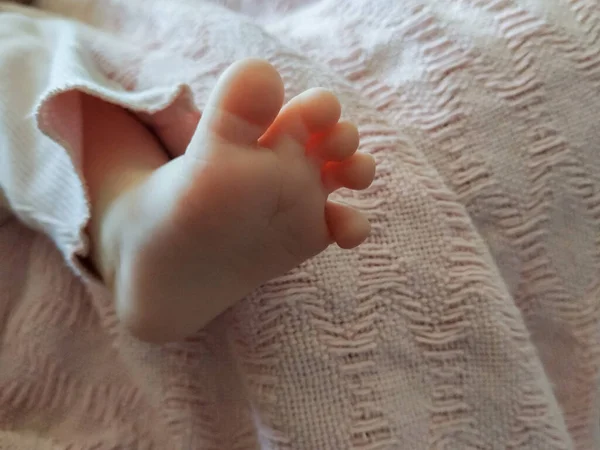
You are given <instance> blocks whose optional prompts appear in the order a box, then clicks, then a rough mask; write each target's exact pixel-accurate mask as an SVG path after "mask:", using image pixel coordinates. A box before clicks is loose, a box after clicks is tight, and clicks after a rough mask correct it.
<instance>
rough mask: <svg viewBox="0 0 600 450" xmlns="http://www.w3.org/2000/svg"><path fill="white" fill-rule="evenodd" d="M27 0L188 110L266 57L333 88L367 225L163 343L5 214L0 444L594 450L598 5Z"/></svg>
mask: <svg viewBox="0 0 600 450" xmlns="http://www.w3.org/2000/svg"><path fill="white" fill-rule="evenodd" d="M40 3H41V6H42V7H43V8H44V9H48V10H51V11H55V12H58V13H61V14H64V15H67V16H72V17H76V18H78V19H80V20H82V21H84V22H87V23H89V24H92V25H94V26H96V27H99V28H101V29H103V30H104V31H105V32H108V35H107V34H99V35H98V36H97V37H96V39H91V40H89V41H86V43H85V45H87V46H90V48H92V50H93V52H95V54H96V55H97V56H98V58H99V60H101V61H102V65H101V66H102V69H103V70H104V71H105V72H106V74H108V75H109V76H110V77H111V78H112V79H113V80H116V81H118V82H120V83H121V84H123V85H125V86H127V87H128V89H131V90H136V89H148V88H151V87H156V86H171V85H174V84H180V83H189V84H190V86H191V87H192V89H193V92H194V96H195V100H196V102H197V104H198V106H199V107H200V109H202V106H203V102H204V101H206V99H207V94H208V92H209V91H210V89H211V87H212V85H213V83H214V81H215V79H216V77H217V76H218V74H219V73H220V72H221V71H222V70H223V69H224V68H225V67H226V66H227V65H229V64H230V63H231V62H233V61H235V60H237V59H240V58H243V57H247V56H259V57H264V58H267V59H269V60H270V61H271V62H273V63H274V65H275V66H276V67H277V68H278V69H279V70H280V71H281V73H282V75H283V78H284V81H285V83H286V86H287V87H288V92H287V94H288V97H289V96H292V95H294V94H297V93H299V92H300V91H302V90H304V89H307V88H310V87H314V86H324V87H326V88H329V89H331V90H333V91H335V92H336V93H337V94H338V95H339V96H340V99H341V102H342V104H343V107H344V114H345V116H346V117H348V118H351V119H352V120H354V121H356V122H357V123H358V124H359V126H360V131H361V136H362V149H363V150H364V151H367V152H370V153H372V154H373V155H374V156H375V158H376V159H377V162H378V177H377V181H376V182H375V184H374V185H373V186H372V187H371V188H370V189H369V190H367V191H366V192H364V193H360V194H353V196H350V194H348V193H341V194H340V195H341V196H343V197H344V200H345V201H347V202H350V203H352V204H355V205H356V206H358V207H360V208H362V209H363V210H364V211H366V212H367V213H368V214H369V217H370V219H371V220H372V223H373V230H374V232H373V236H372V238H371V239H370V240H369V241H368V242H367V243H366V244H365V245H363V246H361V247H360V248H359V249H358V250H357V251H356V252H353V253H350V254H348V253H343V252H341V251H338V250H337V249H335V248H332V249H330V250H329V251H328V252H326V253H325V254H324V255H322V256H320V257H318V258H316V259H314V260H312V261H309V262H308V263H306V264H305V265H303V266H302V267H300V268H299V269H298V270H295V271H293V272H292V273H290V274H288V275H287V276H285V277H282V278H281V279H279V280H274V281H273V282H271V283H269V284H267V285H265V286H264V287H262V288H261V289H259V290H258V291H257V292H255V293H254V294H253V295H251V296H250V297H249V298H247V299H244V300H243V301H241V302H240V303H239V304H238V305H237V306H236V307H235V308H233V309H232V310H231V311H229V312H228V313H227V314H225V315H224V316H223V317H221V318H219V319H218V320H217V321H215V323H213V324H212V325H211V326H209V327H208V328H207V329H206V330H204V331H202V332H200V333H198V335H197V336H195V337H194V338H191V339H189V340H188V341H187V342H184V343H181V344H176V345H175V344H173V345H167V346H163V347H153V346H149V345H146V344H142V343H140V342H136V341H134V340H133V339H132V338H130V337H128V336H126V335H124V334H122V333H121V332H119V331H118V328H117V327H116V326H115V323H114V313H113V311H112V306H111V305H110V302H109V301H107V299H105V298H103V296H102V294H101V293H98V292H96V291H95V290H94V288H93V286H92V287H89V286H88V287H86V286H87V285H86V284H85V283H84V282H82V280H81V279H79V278H78V277H77V276H76V275H74V274H73V273H72V271H71V270H70V269H67V268H66V266H65V264H64V262H63V259H62V257H61V255H60V253H59V252H58V251H57V250H55V247H54V245H53V244H52V243H51V242H50V241H49V240H48V239H47V238H46V237H45V236H43V234H41V233H36V232H33V231H30V230H28V229H26V228H25V227H24V226H23V225H21V224H19V223H17V222H9V223H8V224H6V225H4V226H3V227H2V228H0V255H2V265H1V267H0V289H1V292H2V295H3V299H4V298H6V301H5V300H3V302H2V310H1V311H0V312H1V317H2V321H1V330H2V337H3V341H2V347H1V351H0V427H1V429H2V431H0V448H8V449H19V450H21V449H31V448H39V449H50V448H52V449H59V448H60V449H63V448H64V449H67V448H69V449H71V448H73V449H74V448H82V449H84V448H85V449H92V448H93V449H105V448H106V449H117V448H123V449H133V448H140V449H149V448H161V449H167V448H168V449H185V450H188V449H232V450H233V449H243V450H246V449H255V448H262V449H315V450H316V449H332V450H335V449H361V450H366V449H373V450H374V449H402V450H429V449H461V450H462V449H465V450H466V449H477V450H483V449H538V450H558V449H561V450H567V449H581V450H593V449H595V448H600V437H599V430H598V426H599V424H600V412H599V397H598V383H599V378H598V375H599V374H598V370H599V363H600V351H599V350H600V283H599V281H600V271H599V269H600V151H599V150H598V146H599V145H600V144H599V143H600V126H598V118H599V117H600V7H599V6H598V3H597V2H596V1H595V0H570V1H562V0H403V1H397V0H375V1H373V0H371V1H367V0H314V1H301V0H274V1H270V2H266V1H265V2H263V1H260V0H228V1H227V0H223V1H220V2H219V1H200V0H177V1H168V0H162V1H160V0H144V1H142V0H110V1H107V0H86V1H77V0H42V1H41V2H40ZM82 45H83V44H82ZM129 45H132V47H131V50H124V49H123V46H125V47H126V48H127V49H129V48H130V47H128V46H129ZM123 55H126V58H125V57H124V56H123ZM5 255H7V256H5Z"/></svg>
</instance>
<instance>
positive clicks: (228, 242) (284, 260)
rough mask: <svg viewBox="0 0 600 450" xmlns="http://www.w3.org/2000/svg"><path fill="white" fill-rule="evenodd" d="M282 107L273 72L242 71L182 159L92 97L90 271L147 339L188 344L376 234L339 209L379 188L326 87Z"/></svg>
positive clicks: (225, 85)
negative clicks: (296, 271) (254, 294)
mask: <svg viewBox="0 0 600 450" xmlns="http://www.w3.org/2000/svg"><path fill="white" fill-rule="evenodd" d="M283 98H284V88H283V83H282V80H281V78H280V76H279V74H278V72H277V71H276V70H275V69H274V68H273V67H272V66H271V65H270V64H268V63H267V62H265V61H261V60H254V59H250V60H244V61H241V62H238V63H236V64H234V65H232V66H231V67H230V68H229V69H228V70H227V71H226V72H225V73H224V74H223V75H222V76H221V78H220V79H219V81H218V83H217V85H216V87H215V89H214V91H213V92H212V94H211V97H210V99H209V100H208V103H207V105H206V108H205V110H204V112H203V115H202V118H201V119H200V122H199V123H198V126H197V127H196V130H195V133H194V135H193V137H192V138H191V141H190V143H189V145H188V146H187V149H186V150H185V152H184V153H183V154H181V155H169V154H168V153H167V151H166V150H165V149H164V148H163V146H162V144H161V143H160V142H159V141H158V140H157V139H156V138H155V137H154V135H153V134H152V133H150V132H149V131H148V130H147V129H146V128H145V127H144V126H143V125H142V124H141V123H140V122H139V121H138V120H137V119H136V118H135V117H134V116H133V115H131V114H130V113H128V112H127V111H125V110H123V109H122V108H119V107H117V106H114V105H111V104H108V103H106V102H103V101H101V100H98V99H95V98H92V97H85V99H84V101H83V111H84V113H83V115H84V140H83V145H84V155H85V156H84V160H85V162H84V176H85V179H86V183H87V186H88V189H89V195H90V201H91V206H92V217H91V221H90V224H89V228H88V232H89V236H90V241H91V244H92V254H91V262H92V264H93V265H94V266H95V268H96V269H97V271H98V273H99V274H100V276H101V277H102V279H103V281H104V282H105V283H106V284H107V286H108V287H109V288H110V289H111V290H112V292H113V294H114V298H115V304H116V310H117V314H118V316H119V319H120V320H121V321H122V323H123V324H124V325H125V326H126V327H127V328H128V329H129V330H130V331H131V332H132V333H133V334H134V335H136V336H137V337H139V338H140V339H143V340H147V341H151V342H167V341H174V340H179V339H182V338H185V337H186V336H188V335H190V334H193V333H194V332H195V331H197V330H199V329H201V328H202V327H203V326H205V325H206V324H208V323H209V322H210V321H211V320H212V319H214V318H215V317H216V316H218V315H219V314H221V313H222V312H224V311H225V310H226V309H228V308H229V307H230V306H232V305H233V304H235V303H236V302H237V301H239V300H240V299H242V298H243V297H244V296H245V295H247V294H248V293H250V292H251V291H252V290H253V289H255V288H257V287H259V286H260V285H261V284H263V283H265V282H267V281H269V280H271V279H273V278H275V277H277V276H280V275H283V274H284V273H286V272H287V271H289V270H291V269H293V268H294V267H296V266H298V265H299V264H301V263H302V262H304V261H306V260H307V259H309V258H311V257H313V256H315V255H317V254H318V253H320V252H322V251H323V250H325V249H326V248H327V247H328V246H329V245H330V244H333V243H336V244H337V245H338V246H339V247H341V248H345V249H351V248H354V247H356V246H358V245H359V244H361V243H362V242H363V241H364V240H365V239H366V238H367V237H368V235H369V231H370V227H369V223H368V221H367V219H366V218H365V217H364V216H363V215H362V214H361V213H360V212H358V211H356V210H354V209H352V208H350V207H348V206H346V205H343V204H339V203H335V202H333V201H331V200H329V199H328V196H329V195H330V194H331V193H332V192H333V191H335V190H336V189H339V188H341V187H345V188H349V189H354V190H358V189H364V188H367V187H368V186H369V185H370V184H371V182H372V181H373V177H374V174H375V164H374V161H373V159H372V157H371V156H369V155H366V154H361V153H358V152H357V148H358V132H357V129H356V127H355V126H354V125H352V124H351V123H348V122H344V121H340V104H339V102H338V100H337V98H336V97H335V96H334V95H333V94H331V93H330V92H328V91H325V90H323V89H311V90H308V91H306V92H304V93H303V94H301V95H299V96H297V97H295V98H294V99H292V100H291V101H290V102H289V103H287V104H286V105H285V106H283V107H282V105H283Z"/></svg>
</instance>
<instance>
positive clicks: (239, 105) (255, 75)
mask: <svg viewBox="0 0 600 450" xmlns="http://www.w3.org/2000/svg"><path fill="white" fill-rule="evenodd" d="M283 97H284V88H283V82H282V80H281V76H280V75H279V73H278V72H277V70H276V69H275V68H274V67H273V66H272V65H271V64H269V63H268V62H267V61H264V60H260V59H246V60H242V61H238V62H236V63H234V64H232V65H231V66H230V67H229V68H228V69H227V70H226V71H225V72H224V73H223V74H222V75H221V77H220V78H219V80H218V82H217V85H216V87H215V88H214V90H213V92H212V94H211V96H210V97H209V100H208V102H207V104H206V107H205V109H204V112H203V115H202V119H201V120H200V123H199V125H198V129H197V132H196V135H203V136H206V135H207V134H208V135H213V136H217V137H219V138H221V139H224V140H226V141H228V142H230V143H232V144H237V145H249V144H253V143H256V141H257V140H258V138H259V137H260V136H262V135H263V134H264V132H265V131H266V130H267V129H268V128H269V126H270V125H271V124H272V123H273V121H274V120H275V117H277V114H278V113H279V111H280V109H281V107H282V105H283ZM194 148H197V146H193V145H192V146H190V150H188V152H189V151H194Z"/></svg>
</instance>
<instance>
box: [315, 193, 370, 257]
mask: <svg viewBox="0 0 600 450" xmlns="http://www.w3.org/2000/svg"><path fill="white" fill-rule="evenodd" d="M325 218H326V220H327V226H328V227H329V232H330V233H331V237H332V239H333V240H334V241H335V242H336V244H337V245H338V246H339V247H341V248H343V249H351V248H355V247H358V246H359V245H360V244H362V243H363V242H364V241H365V239H367V238H368V237H369V234H370V233H371V224H370V223H369V221H368V220H367V218H366V217H365V216H364V214H362V213H361V212H360V211H357V210H356V209H354V208H352V207H350V206H348V205H343V204H341V203H336V202H332V201H328V202H327V204H326V206H325Z"/></svg>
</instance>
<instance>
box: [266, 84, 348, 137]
mask: <svg viewBox="0 0 600 450" xmlns="http://www.w3.org/2000/svg"><path fill="white" fill-rule="evenodd" d="M340 115H341V106H340V102H339V101H338V99H337V97H336V96H335V95H333V94H332V93H331V92H329V91H327V90H325V89H322V88H314V89H309V90H308V91H305V92H303V93H302V94H300V95H298V96H296V97H294V98H293V99H292V100H290V102H289V103H287V104H286V105H285V106H284V107H283V109H282V110H281V112H280V113H279V115H278V116H277V118H276V119H275V121H274V122H273V124H272V125H271V127H270V128H269V129H268V130H267V132H266V133H265V134H264V136H263V137H262V138H261V139H260V144H261V145H263V146H265V147H269V148H275V147H276V146H277V144H278V142H279V141H280V140H281V139H282V138H289V137H291V138H292V139H294V140H295V141H296V142H298V143H299V144H300V145H301V146H302V147H305V146H306V145H307V144H308V142H309V139H310V138H311V136H314V135H315V134H320V133H325V132H327V131H330V130H331V129H332V128H333V127H334V126H335V125H336V124H337V123H338V121H339V120H340Z"/></svg>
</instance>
